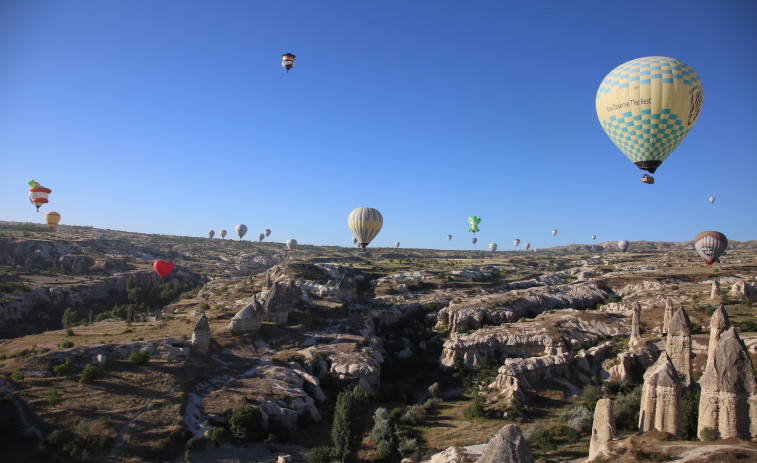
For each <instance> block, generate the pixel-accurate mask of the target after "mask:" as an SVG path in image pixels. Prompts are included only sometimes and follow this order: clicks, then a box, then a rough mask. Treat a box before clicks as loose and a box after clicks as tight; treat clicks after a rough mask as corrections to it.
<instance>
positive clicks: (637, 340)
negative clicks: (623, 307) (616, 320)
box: [629, 301, 644, 348]
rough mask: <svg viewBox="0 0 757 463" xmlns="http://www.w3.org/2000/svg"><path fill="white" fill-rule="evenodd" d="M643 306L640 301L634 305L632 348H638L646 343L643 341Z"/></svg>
mask: <svg viewBox="0 0 757 463" xmlns="http://www.w3.org/2000/svg"><path fill="white" fill-rule="evenodd" d="M640 326H641V304H639V303H638V301H637V302H636V303H635V304H634V305H633V316H632V318H631V339H630V340H629V344H630V346H631V347H632V348H633V347H636V346H638V345H640V344H642V343H643V342H644V341H643V340H642V339H641V328H640Z"/></svg>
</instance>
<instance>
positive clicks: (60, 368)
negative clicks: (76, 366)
mask: <svg viewBox="0 0 757 463" xmlns="http://www.w3.org/2000/svg"><path fill="white" fill-rule="evenodd" d="M71 366H72V363H71V359H66V361H65V362H63V363H61V364H60V365H56V366H54V367H53V373H55V374H56V375H57V376H62V375H67V374H68V373H69V372H70V371H71Z"/></svg>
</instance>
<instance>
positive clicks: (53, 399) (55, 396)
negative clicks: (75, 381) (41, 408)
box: [45, 389, 63, 408]
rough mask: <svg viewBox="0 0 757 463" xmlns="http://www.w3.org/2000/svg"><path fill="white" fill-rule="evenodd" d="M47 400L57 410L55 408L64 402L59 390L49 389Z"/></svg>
mask: <svg viewBox="0 0 757 463" xmlns="http://www.w3.org/2000/svg"><path fill="white" fill-rule="evenodd" d="M45 399H46V400H47V403H49V404H50V405H52V406H53V408H55V406H56V405H58V404H59V403H60V401H61V400H63V394H62V393H61V392H60V390H59V389H48V390H47V394H46V395H45Z"/></svg>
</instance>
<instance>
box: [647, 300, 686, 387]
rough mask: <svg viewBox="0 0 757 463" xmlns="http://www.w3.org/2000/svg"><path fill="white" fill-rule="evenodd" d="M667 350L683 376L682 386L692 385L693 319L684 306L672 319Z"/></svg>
mask: <svg viewBox="0 0 757 463" xmlns="http://www.w3.org/2000/svg"><path fill="white" fill-rule="evenodd" d="M665 350H666V351H667V353H668V355H669V356H670V360H671V361H672V362H673V366H674V367H675V369H676V371H677V372H678V375H679V376H680V378H681V386H682V387H684V388H687V387H689V386H691V321H689V316H688V314H686V311H685V310H684V309H683V307H681V308H680V309H678V310H677V311H676V313H675V314H673V317H672V318H671V319H670V325H669V326H668V343H667V345H666V347H665ZM645 376H646V375H645Z"/></svg>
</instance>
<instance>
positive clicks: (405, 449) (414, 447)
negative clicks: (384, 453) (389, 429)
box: [399, 437, 418, 458]
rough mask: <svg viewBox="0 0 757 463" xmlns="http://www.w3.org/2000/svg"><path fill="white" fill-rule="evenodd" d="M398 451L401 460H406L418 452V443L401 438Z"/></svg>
mask: <svg viewBox="0 0 757 463" xmlns="http://www.w3.org/2000/svg"><path fill="white" fill-rule="evenodd" d="M399 451H400V454H401V455H402V457H403V458H408V457H410V456H412V455H414V454H415V453H416V452H417V451H418V441H417V440H416V439H408V438H407V437H403V438H402V439H400V445H399Z"/></svg>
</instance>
